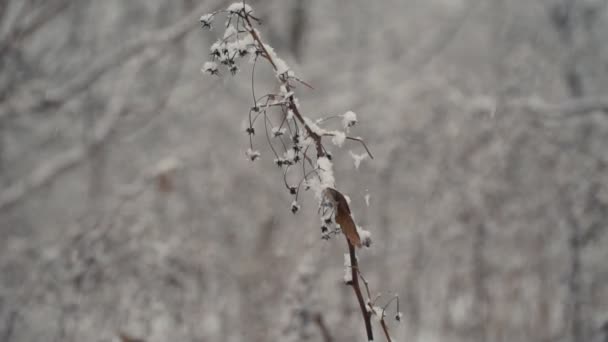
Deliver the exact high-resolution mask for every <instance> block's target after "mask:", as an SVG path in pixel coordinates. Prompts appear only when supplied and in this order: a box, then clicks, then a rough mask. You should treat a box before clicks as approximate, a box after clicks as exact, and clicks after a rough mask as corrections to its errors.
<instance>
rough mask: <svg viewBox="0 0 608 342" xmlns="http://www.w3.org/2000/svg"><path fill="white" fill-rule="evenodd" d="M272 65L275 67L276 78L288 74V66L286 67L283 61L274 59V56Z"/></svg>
mask: <svg viewBox="0 0 608 342" xmlns="http://www.w3.org/2000/svg"><path fill="white" fill-rule="evenodd" d="M274 64H275V65H276V67H277V76H280V75H283V74H285V73H287V72H289V66H288V65H287V63H285V61H284V60H282V59H281V58H279V57H276V55H275V58H274Z"/></svg>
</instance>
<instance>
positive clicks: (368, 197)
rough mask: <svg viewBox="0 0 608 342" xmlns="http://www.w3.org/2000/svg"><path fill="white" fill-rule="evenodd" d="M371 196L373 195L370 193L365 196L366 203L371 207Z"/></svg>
mask: <svg viewBox="0 0 608 342" xmlns="http://www.w3.org/2000/svg"><path fill="white" fill-rule="evenodd" d="M370 197H371V196H370V195H369V193H367V194H365V197H364V198H365V205H366V206H368V207H369V201H370Z"/></svg>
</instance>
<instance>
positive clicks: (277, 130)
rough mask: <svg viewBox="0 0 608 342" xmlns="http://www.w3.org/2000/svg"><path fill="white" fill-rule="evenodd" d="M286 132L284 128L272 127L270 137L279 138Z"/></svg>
mask: <svg viewBox="0 0 608 342" xmlns="http://www.w3.org/2000/svg"><path fill="white" fill-rule="evenodd" d="M285 132H287V129H286V128H279V127H272V135H273V136H275V137H280V136H281V135H283V134H285Z"/></svg>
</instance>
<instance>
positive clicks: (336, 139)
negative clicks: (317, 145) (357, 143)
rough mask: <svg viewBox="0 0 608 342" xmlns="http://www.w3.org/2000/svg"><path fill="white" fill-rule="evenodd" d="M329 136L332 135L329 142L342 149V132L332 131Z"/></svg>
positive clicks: (343, 136) (343, 137)
mask: <svg viewBox="0 0 608 342" xmlns="http://www.w3.org/2000/svg"><path fill="white" fill-rule="evenodd" d="M331 134H333V135H334V136H333V137H332V138H331V142H332V143H333V144H334V145H336V146H338V147H342V145H344V140H346V134H344V132H342V131H333V132H331Z"/></svg>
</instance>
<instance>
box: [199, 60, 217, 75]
mask: <svg viewBox="0 0 608 342" xmlns="http://www.w3.org/2000/svg"><path fill="white" fill-rule="evenodd" d="M201 71H202V72H209V73H214V72H217V63H215V62H205V64H203V68H202V69H201Z"/></svg>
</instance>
